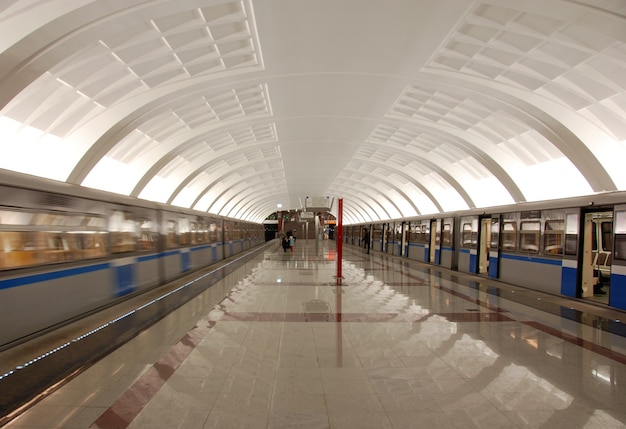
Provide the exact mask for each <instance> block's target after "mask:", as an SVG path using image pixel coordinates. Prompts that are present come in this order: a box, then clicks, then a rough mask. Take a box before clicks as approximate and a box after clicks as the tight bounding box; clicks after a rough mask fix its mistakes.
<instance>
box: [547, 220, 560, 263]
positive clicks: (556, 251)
mask: <svg viewBox="0 0 626 429" xmlns="http://www.w3.org/2000/svg"><path fill="white" fill-rule="evenodd" d="M564 226H565V222H564V221H563V220H546V225H545V228H544V233H543V246H544V247H543V249H544V253H546V254H548V255H562V254H563V234H564Z"/></svg>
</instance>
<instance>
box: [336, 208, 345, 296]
mask: <svg viewBox="0 0 626 429" xmlns="http://www.w3.org/2000/svg"><path fill="white" fill-rule="evenodd" d="M337 201H338V205H337V231H336V234H335V235H336V240H337V284H338V285H340V284H341V260H342V256H343V255H342V250H343V198H339V199H338V200H337Z"/></svg>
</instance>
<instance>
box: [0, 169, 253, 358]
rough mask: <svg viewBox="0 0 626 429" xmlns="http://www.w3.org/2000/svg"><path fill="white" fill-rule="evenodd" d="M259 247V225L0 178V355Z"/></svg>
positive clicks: (24, 178) (67, 187)
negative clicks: (29, 339)
mask: <svg viewBox="0 0 626 429" xmlns="http://www.w3.org/2000/svg"><path fill="white" fill-rule="evenodd" d="M264 241H265V240H264V230H263V225H261V224H255V223H249V222H242V221H236V220H233V219H228V218H225V217H220V216H215V215H210V214H208V213H205V212H198V211H193V210H185V209H178V208H174V207H171V206H166V205H164V204H158V203H153V202H148V201H142V200H139V199H136V198H130V197H124V196H120V195H115V194H110V193H105V192H99V191H96V190H90V189H87V188H84V187H79V186H72V185H69V184H67V183H62V182H55V181H49V180H44V179H40V178H36V177H32V176H26V175H20V174H15V173H11V172H6V171H0V327H1V328H0V349H1V348H7V347H10V346H12V345H14V344H17V343H19V342H21V341H23V340H25V339H28V338H31V337H33V336H35V335H37V334H38V333H40V332H42V331H44V330H47V329H50V328H52V327H55V326H59V325H60V324H63V323H65V322H67V321H69V320H73V319H75V318H78V317H80V316H81V315H85V314H88V313H89V312H93V311H96V310H98V309H100V308H103V307H105V306H107V305H110V304H112V303H115V302H118V301H120V300H123V299H125V298H128V297H130V296H134V295H135V294H138V293H141V292H144V291H146V290H148V289H151V288H154V287H157V286H159V285H162V284H164V283H166V282H169V281H172V280H174V279H176V278H177V277H181V276H182V275H184V274H188V273H190V272H192V271H194V270H198V269H201V268H204V267H207V266H208V265H211V264H214V263H217V262H219V261H221V260H223V259H226V258H229V257H231V256H233V255H235V254H237V253H240V252H243V251H245V250H247V249H250V248H252V247H254V246H257V245H260V244H261V243H263V242H264Z"/></svg>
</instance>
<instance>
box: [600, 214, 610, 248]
mask: <svg viewBox="0 0 626 429" xmlns="http://www.w3.org/2000/svg"><path fill="white" fill-rule="evenodd" d="M600 233H601V234H602V250H604V251H605V252H611V251H612V250H613V222H611V221H602V222H601V223H600Z"/></svg>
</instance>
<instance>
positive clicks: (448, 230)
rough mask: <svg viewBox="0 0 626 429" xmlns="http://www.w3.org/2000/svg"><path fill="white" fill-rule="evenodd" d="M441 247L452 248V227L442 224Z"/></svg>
mask: <svg viewBox="0 0 626 429" xmlns="http://www.w3.org/2000/svg"><path fill="white" fill-rule="evenodd" d="M441 245H442V246H446V247H452V225H450V224H449V223H444V224H443V227H442V231H441Z"/></svg>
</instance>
